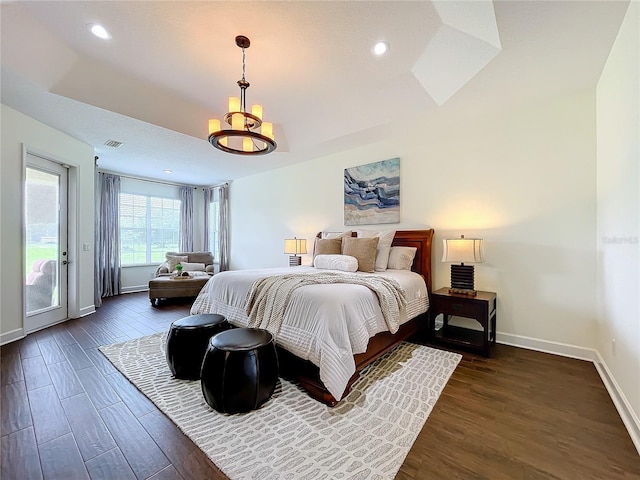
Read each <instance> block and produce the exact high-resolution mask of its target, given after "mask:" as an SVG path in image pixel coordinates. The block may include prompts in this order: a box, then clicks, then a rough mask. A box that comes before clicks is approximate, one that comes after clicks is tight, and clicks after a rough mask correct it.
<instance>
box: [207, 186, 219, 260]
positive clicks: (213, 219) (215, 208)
mask: <svg viewBox="0 0 640 480" xmlns="http://www.w3.org/2000/svg"><path fill="white" fill-rule="evenodd" d="M219 224H220V201H219V196H218V190H217V189H216V190H214V191H213V192H212V199H211V203H210V205H209V250H210V251H211V252H212V253H213V259H214V261H215V263H218V262H219V261H220V242H219V241H218V240H219V233H218V228H219Z"/></svg>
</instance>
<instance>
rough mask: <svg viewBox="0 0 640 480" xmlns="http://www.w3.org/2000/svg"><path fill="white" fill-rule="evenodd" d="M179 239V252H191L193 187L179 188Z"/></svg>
mask: <svg viewBox="0 0 640 480" xmlns="http://www.w3.org/2000/svg"><path fill="white" fill-rule="evenodd" d="M180 200H181V201H182V205H181V207H180V237H179V239H178V245H179V250H180V251H181V252H193V187H180Z"/></svg>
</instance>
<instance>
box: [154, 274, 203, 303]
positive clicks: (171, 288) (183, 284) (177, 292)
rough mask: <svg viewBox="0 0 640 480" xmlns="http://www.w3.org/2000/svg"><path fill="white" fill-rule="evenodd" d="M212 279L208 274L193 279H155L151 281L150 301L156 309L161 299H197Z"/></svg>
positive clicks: (168, 277) (167, 277) (166, 277)
mask: <svg viewBox="0 0 640 480" xmlns="http://www.w3.org/2000/svg"><path fill="white" fill-rule="evenodd" d="M210 278H211V276H210V275H207V274H203V275H201V276H193V277H191V278H174V277H171V276H165V277H156V278H153V279H151V280H149V301H150V302H151V305H153V306H154V307H155V306H156V305H157V300H160V299H161V298H182V297H197V296H198V294H199V293H200V290H202V287H204V286H205V284H206V283H207V282H208V281H209V279H210Z"/></svg>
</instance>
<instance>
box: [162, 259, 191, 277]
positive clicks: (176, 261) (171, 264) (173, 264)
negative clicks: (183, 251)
mask: <svg viewBox="0 0 640 480" xmlns="http://www.w3.org/2000/svg"><path fill="white" fill-rule="evenodd" d="M188 260H189V257H187V256H186V255H184V256H182V255H167V269H168V270H169V273H171V272H173V271H174V270H175V269H176V265H177V264H179V263H182V264H184V262H186V261H188Z"/></svg>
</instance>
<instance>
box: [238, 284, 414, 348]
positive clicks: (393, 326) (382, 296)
mask: <svg viewBox="0 0 640 480" xmlns="http://www.w3.org/2000/svg"><path fill="white" fill-rule="evenodd" d="M322 283H325V284H326V283H351V284H356V285H363V286H365V287H368V288H369V289H371V291H373V292H374V293H375V294H376V295H377V296H378V301H379V302H380V309H381V310H382V315H383V316H384V319H385V322H386V323H387V327H388V328H389V331H390V332H391V333H396V332H397V331H398V328H399V327H400V309H401V308H404V307H405V306H406V304H407V298H406V292H405V291H404V289H403V288H402V287H401V286H400V284H399V283H398V282H396V281H395V280H392V279H390V278H385V277H381V276H374V275H366V276H365V275H357V274H348V273H344V274H342V273H334V272H322V273H309V274H308V273H303V274H284V275H274V276H271V277H266V278H262V279H260V280H257V281H256V282H254V284H253V285H252V286H251V289H250V290H249V292H248V293H247V299H246V307H245V310H246V312H247V315H248V316H249V324H248V326H249V327H254V328H263V329H266V330H269V331H270V332H271V333H273V334H274V335H275V336H276V337H277V335H278V332H279V331H280V327H281V325H282V321H283V319H284V312H285V309H286V308H287V305H288V303H289V299H290V298H291V294H292V292H293V291H294V290H295V289H296V288H300V287H304V286H306V285H315V284H322Z"/></svg>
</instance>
